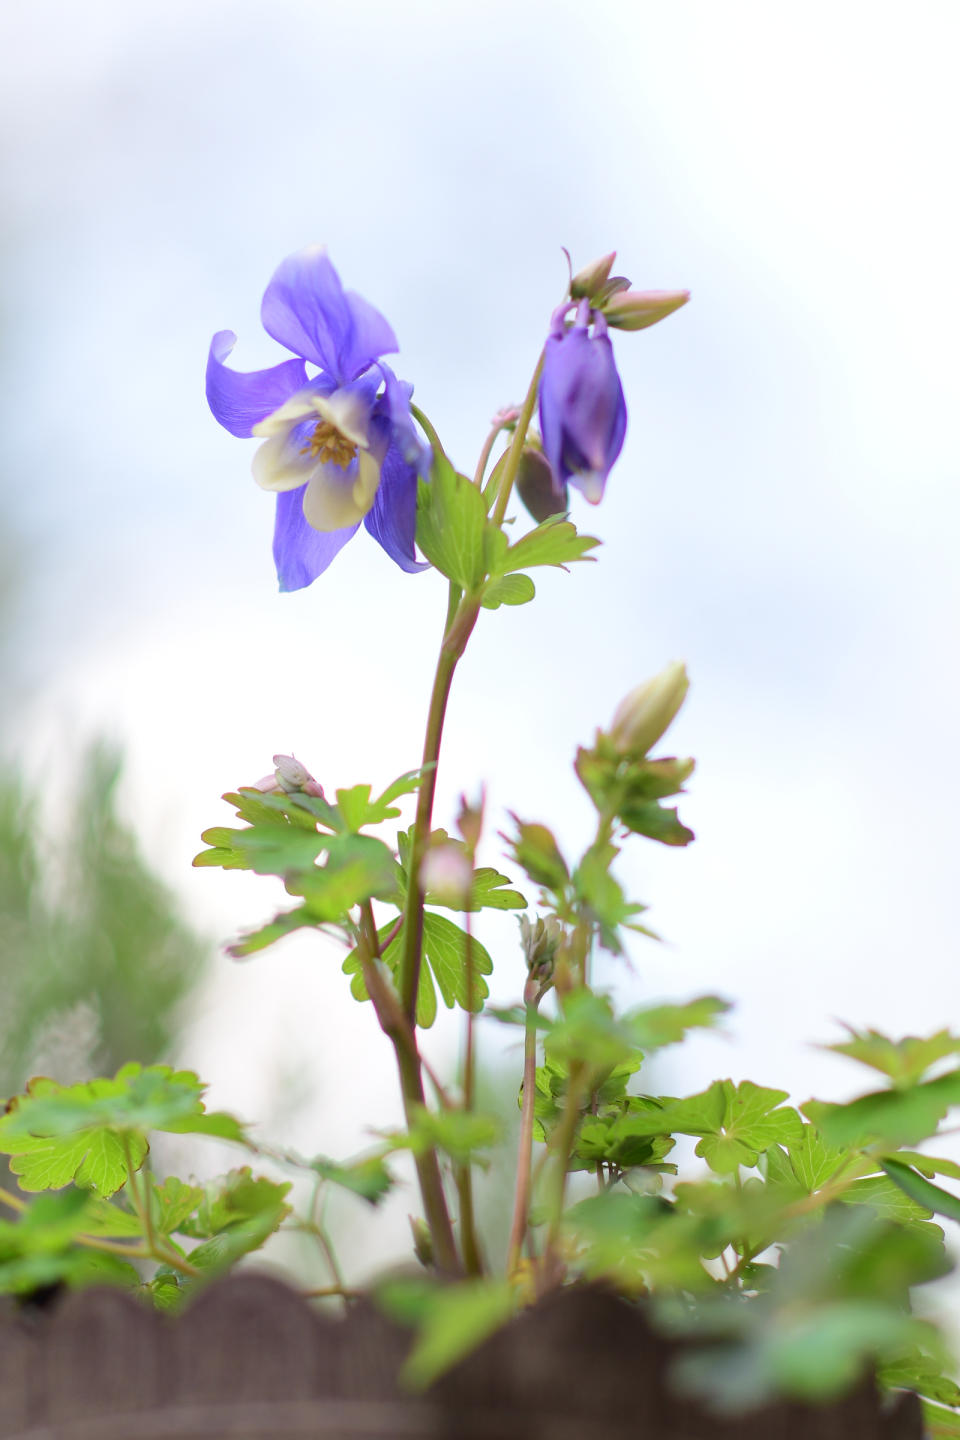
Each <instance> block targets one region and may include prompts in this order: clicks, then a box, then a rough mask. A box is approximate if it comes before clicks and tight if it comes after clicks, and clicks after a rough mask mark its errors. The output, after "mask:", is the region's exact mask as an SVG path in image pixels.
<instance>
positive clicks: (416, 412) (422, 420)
mask: <svg viewBox="0 0 960 1440" xmlns="http://www.w3.org/2000/svg"><path fill="white" fill-rule="evenodd" d="M410 414H411V415H412V416H413V418H414V420H416V422H417V424H418V425H419V426H420V429H421V430H422V431H423V433H424V434H425V435H426V437H427V439H428V440H429V441H430V448H431V449H432V450H433V452H434V454H436V455H445V454H446V453H447V452H446V451H445V450H444V448H443V445H442V444H441V441H440V436H439V435H438V434H437V432H436V430H435V429H434V428H433V426H432V425H431V423H430V421H429V420H428V419H427V417H426V415H424V413H423V411H422V410H421V409H420V406H419V405H411V406H410Z"/></svg>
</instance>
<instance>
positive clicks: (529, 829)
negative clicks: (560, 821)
mask: <svg viewBox="0 0 960 1440" xmlns="http://www.w3.org/2000/svg"><path fill="white" fill-rule="evenodd" d="M511 819H512V820H513V822H514V824H515V826H516V829H517V833H516V837H515V838H512V837H510V836H506V837H504V838H505V839H506V840H507V844H508V845H509V846H510V851H511V853H512V855H513V858H514V859H515V860H516V862H517V864H518V865H519V866H520V867H521V869H523V870H524V871H525V872H526V874H527V875H529V876H530V879H531V880H532V881H533V882H534V884H535V885H542V886H543V887H544V889H546V890H552V891H553V892H554V893H555V894H557V895H560V894H562V893H563V892H564V890H565V888H566V885H567V882H568V880H569V878H570V871H569V868H568V866H567V862H566V860H564V858H563V856H562V855H561V853H560V847H559V845H558V844H557V842H556V839H555V838H554V835H553V832H552V831H551V830H548V829H547V827H546V825H539V824H532V823H530V822H528V821H525V820H521V819H520V818H519V817H518V816H516V815H511Z"/></svg>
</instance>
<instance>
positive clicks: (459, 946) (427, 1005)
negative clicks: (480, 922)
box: [343, 910, 493, 1030]
mask: <svg viewBox="0 0 960 1440" xmlns="http://www.w3.org/2000/svg"><path fill="white" fill-rule="evenodd" d="M392 929H393V926H392V925H384V926H383V927H382V928H381V929H380V930H379V931H378V937H379V939H380V941H381V943H382V942H383V940H384V939H385V938H386V936H387V935H388V934H389V933H390V931H391V930H392ZM470 953H471V958H472V964H473V971H474V975H473V1009H474V1010H475V1011H478V1010H480V1009H481V1007H482V1005H483V1002H484V1000H485V999H486V998H487V996H488V995H489V993H490V990H489V987H488V985H487V982H486V980H484V978H483V977H484V976H485V975H489V974H491V972H492V970H493V961H492V960H491V958H490V955H489V952H488V951H487V950H486V949H485V947H484V946H483V945H481V943H480V941H479V940H477V939H476V937H471V939H470ZM402 955H403V931H402V930H401V931H400V933H399V934H398V935H396V936H394V938H393V940H391V942H390V944H389V945H388V946H387V947H386V949H385V950H384V952H383V955H382V957H381V958H382V960H383V963H384V964H385V965H386V966H388V968H389V969H390V970H392V971H393V974H394V978H396V976H397V972H398V970H399V967H400V960H401V957H402ZM423 955H424V961H425V963H424V964H421V966H420V984H419V988H418V992H417V1024H418V1025H419V1026H420V1027H421V1028H422V1029H425V1030H427V1029H429V1028H430V1026H431V1025H432V1024H433V1022H434V1020H436V1018H437V994H436V992H437V990H438V989H439V991H440V994H441V996H442V997H443V1003H444V1004H445V1005H446V1007H447V1009H448V1010H452V1009H453V1007H454V1005H459V1006H460V1008H461V1009H462V1010H466V1009H467V1008H468V996H467V984H468V981H467V962H466V956H467V935H466V933H465V932H464V931H463V930H461V929H460V926H459V925H455V924H454V923H453V921H452V920H448V919H447V918H446V916H445V915H437V914H436V913H435V912H434V911H432V910H426V911H424V915H423ZM343 972H344V974H345V975H349V976H351V980H350V989H351V991H352V993H353V995H354V996H355V998H356V999H357V1000H368V999H369V998H370V997H369V995H368V994H367V987H366V985H365V984H364V981H363V974H362V973H361V967H360V958H359V956H358V954H357V952H356V950H351V952H350V954H349V955H348V956H347V958H346V959H345V960H344V962H343Z"/></svg>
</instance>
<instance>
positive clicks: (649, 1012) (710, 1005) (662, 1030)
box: [624, 995, 730, 1051]
mask: <svg viewBox="0 0 960 1440" xmlns="http://www.w3.org/2000/svg"><path fill="white" fill-rule="evenodd" d="M729 1009H730V1004H729V1001H727V1000H720V999H719V998H718V997H717V996H716V995H701V996H699V997H698V998H697V999H696V1000H690V1001H688V1002H687V1003H686V1004H685V1005H656V1006H652V1007H648V1008H645V1009H642V1010H631V1011H629V1012H628V1013H627V1014H626V1015H625V1016H624V1021H625V1022H626V1024H627V1025H629V1027H630V1030H631V1033H632V1035H633V1037H634V1041H635V1043H636V1044H637V1046H638V1047H639V1048H640V1049H641V1050H644V1051H649V1050H660V1049H662V1048H663V1047H664V1046H665V1045H676V1044H677V1043H678V1042H679V1041H681V1040H682V1039H683V1038H684V1036H685V1035H686V1033H687V1031H688V1030H693V1029H710V1028H711V1027H712V1026H713V1025H714V1024H716V1022H717V1020H718V1019H719V1018H720V1016H721V1015H725V1014H726V1013H727V1011H728V1010H729Z"/></svg>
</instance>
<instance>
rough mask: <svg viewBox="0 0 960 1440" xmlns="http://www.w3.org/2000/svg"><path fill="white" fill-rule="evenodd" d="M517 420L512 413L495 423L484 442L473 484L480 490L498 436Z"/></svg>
mask: <svg viewBox="0 0 960 1440" xmlns="http://www.w3.org/2000/svg"><path fill="white" fill-rule="evenodd" d="M515 418H516V417H515V415H513V412H511V413H510V415H509V416H505V417H504V418H503V419H502V420H496V421H494V424H493V426H492V428H491V430H490V433H489V435H488V436H487V438H486V440H484V442H483V449H482V450H481V451H480V459H479V460H478V461H477V468H476V470H475V472H474V476H473V483H474V485H476V487H477V489H478V490H479V489H480V487H481V486H482V485H483V477H484V474H485V473H486V469H487V464H488V462H489V460H490V452H491V450H492V449H493V447H494V445H495V444H496V442H497V436H498V435H499V434H500V432H501V431H502V430H506V428H507V426H508V425H512V424H513V421H514V419H515Z"/></svg>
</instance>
